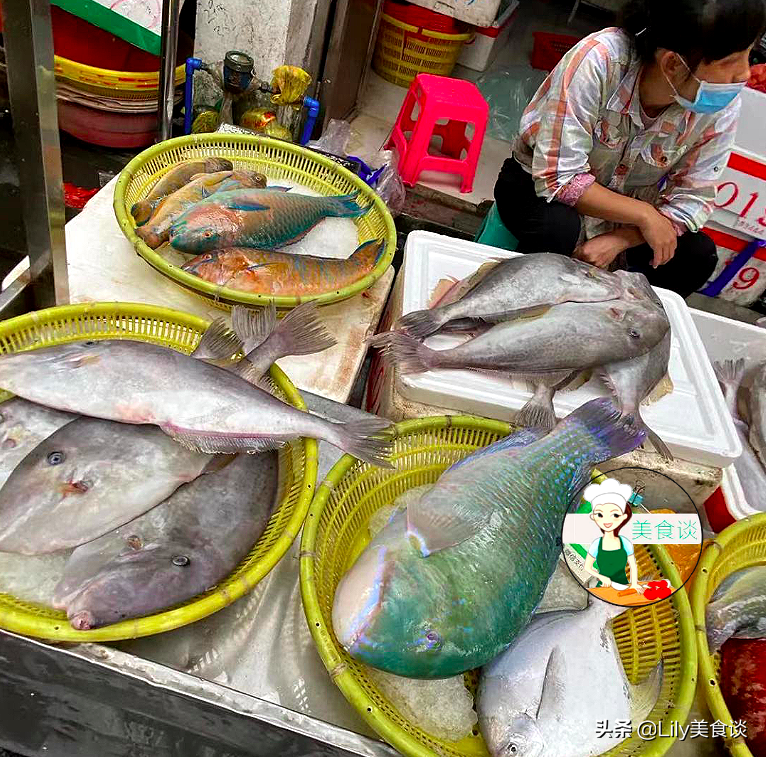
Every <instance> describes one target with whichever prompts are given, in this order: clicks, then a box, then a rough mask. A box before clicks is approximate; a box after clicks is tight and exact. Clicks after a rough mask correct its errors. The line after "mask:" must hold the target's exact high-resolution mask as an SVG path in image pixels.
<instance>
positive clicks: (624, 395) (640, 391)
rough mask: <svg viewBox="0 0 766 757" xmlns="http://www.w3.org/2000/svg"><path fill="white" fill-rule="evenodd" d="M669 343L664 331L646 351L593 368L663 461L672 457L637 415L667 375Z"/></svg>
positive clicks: (639, 414)
mask: <svg viewBox="0 0 766 757" xmlns="http://www.w3.org/2000/svg"><path fill="white" fill-rule="evenodd" d="M670 346H671V334H670V330H668V331H667V332H666V333H665V336H664V337H662V339H661V340H660V342H659V343H658V344H656V345H655V346H654V347H652V349H650V350H649V352H646V353H644V354H643V355H640V356H639V357H634V358H629V359H628V360H620V361H618V362H616V363H608V364H607V365H605V366H602V367H601V368H599V369H597V371H596V373H597V375H599V376H600V377H601V378H602V380H603V381H604V383H605V384H606V385H607V387H608V388H609V390H610V391H611V393H612V395H613V396H614V397H615V398H616V400H617V402H618V404H619V406H620V410H622V412H623V413H625V414H627V415H633V416H635V418H636V422H637V423H639V424H640V425H641V427H642V428H645V429H646V435H647V438H648V439H649V441H650V442H651V443H652V445H653V446H654V448H655V449H656V450H657V452H658V453H659V454H660V455H661V456H662V457H663V458H664V459H665V460H672V459H673V454H672V453H671V451H670V450H669V449H668V447H667V445H666V444H665V442H663V441H662V439H660V437H659V436H658V435H657V434H656V433H655V432H654V431H652V430H651V429H650V428H649V427H648V426H647V425H646V423H645V421H644V419H643V418H642V417H641V403H642V402H643V401H644V400H645V399H646V398H647V397H649V395H650V394H651V393H652V391H653V390H654V389H655V388H656V387H657V385H658V384H659V383H660V382H661V381H662V380H663V379H664V378H665V377H666V376H667V373H668V363H669V362H670Z"/></svg>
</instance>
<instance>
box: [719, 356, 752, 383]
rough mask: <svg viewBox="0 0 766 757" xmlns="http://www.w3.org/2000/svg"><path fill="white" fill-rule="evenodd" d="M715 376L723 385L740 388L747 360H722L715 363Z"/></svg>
mask: <svg viewBox="0 0 766 757" xmlns="http://www.w3.org/2000/svg"><path fill="white" fill-rule="evenodd" d="M713 370H715V375H716V377H717V378H718V380H719V381H720V382H721V383H722V384H729V385H731V386H739V384H740V383H742V377H743V375H744V373H745V358H743V357H741V358H739V360H722V361H716V362H715V363H713Z"/></svg>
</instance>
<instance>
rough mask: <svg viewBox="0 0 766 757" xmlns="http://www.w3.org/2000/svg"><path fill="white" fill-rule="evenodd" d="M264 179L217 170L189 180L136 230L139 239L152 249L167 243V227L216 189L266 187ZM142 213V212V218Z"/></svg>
mask: <svg viewBox="0 0 766 757" xmlns="http://www.w3.org/2000/svg"><path fill="white" fill-rule="evenodd" d="M265 186H266V178H265V177H264V176H263V174H259V173H257V172H256V171H216V172H215V173H203V174H199V175H197V176H194V177H193V178H192V180H191V181H190V182H189V183H188V184H185V185H184V186H183V187H181V188H180V189H177V190H176V191H175V192H173V194H171V195H168V196H167V197H166V198H165V199H164V200H163V201H162V203H161V204H160V205H158V206H157V208H156V209H155V211H154V213H153V214H152V215H151V217H150V218H148V219H147V221H146V222H145V223H144V224H142V225H139V226H138V228H137V229H136V234H138V236H139V237H141V239H143V240H144V242H146V244H147V245H148V246H149V247H151V248H152V249H157V248H158V247H159V246H160V245H161V244H162V243H163V242H167V240H168V237H169V235H170V227H171V226H172V225H173V223H174V222H175V220H176V219H177V218H179V217H180V216H181V215H183V213H184V212H185V211H186V209H187V208H189V207H191V206H192V205H194V203H196V202H199V201H200V200H203V199H204V198H205V197H209V196H210V195H211V194H214V193H215V192H217V191H218V190H225V189H234V188H239V187H265ZM143 215H144V213H142V216H143Z"/></svg>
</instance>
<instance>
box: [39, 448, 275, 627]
mask: <svg viewBox="0 0 766 757" xmlns="http://www.w3.org/2000/svg"><path fill="white" fill-rule="evenodd" d="M279 494H280V482H279V460H278V453H277V452H274V451H270V452H263V453H261V454H258V455H247V454H242V455H237V456H236V457H235V458H234V459H233V460H232V461H231V462H229V463H228V465H226V466H225V467H224V468H223V469H221V470H218V471H215V472H213V473H208V474H207V475H204V476H200V477H199V478H197V479H196V480H194V481H191V482H190V483H187V484H184V485H183V486H181V487H180V488H179V489H177V490H176V491H175V493H173V494H171V495H170V496H169V497H168V498H167V499H165V500H164V501H163V502H162V503H161V504H159V505H157V507H154V508H153V509H151V510H149V511H148V512H147V513H145V514H144V515H142V516H141V517H139V518H136V519H135V520H132V521H130V522H129V523H126V524H125V525H123V526H121V527H120V528H118V529H116V530H113V531H111V532H110V533H107V534H105V535H104V536H102V537H101V538H99V539H96V540H95V541H91V542H90V543H88V544H84V545H82V546H80V547H78V548H77V549H75V550H74V552H73V553H72V555H71V556H70V558H69V560H68V561H67V563H66V566H65V567H64V573H63V576H62V578H61V581H60V582H59V584H58V586H57V587H56V589H55V591H54V596H53V600H54V606H55V607H56V608H57V609H60V610H66V612H67V616H68V618H69V622H70V623H71V625H72V627H73V628H76V629H77V630H80V631H84V630H88V629H91V628H98V627H100V626H103V625H108V624H110V623H116V622H117V621H120V620H126V619H128V618H136V617H140V616H143V615H149V614H151V613H154V612H158V611H160V610H163V609H165V608H167V607H170V606H172V605H175V604H178V603H179V602H184V601H185V600H187V599H191V598H192V597H194V596H196V595H197V594H201V593H202V592H204V591H207V590H208V589H210V588H212V587H213V586H215V585H216V584H218V582H219V581H221V580H222V579H224V578H226V577H227V576H228V575H230V574H231V572H232V571H233V570H234V569H235V568H236V567H237V565H239V564H240V562H241V561H242V560H243V559H244V558H245V557H246V556H247V554H248V552H250V550H251V549H252V548H253V546H254V545H255V544H256V542H257V541H258V539H259V538H260V536H261V534H262V533H263V531H264V529H265V528H266V524H267V523H268V521H269V518H270V516H271V513H272V512H273V510H274V507H275V506H276V504H277V502H278V497H279Z"/></svg>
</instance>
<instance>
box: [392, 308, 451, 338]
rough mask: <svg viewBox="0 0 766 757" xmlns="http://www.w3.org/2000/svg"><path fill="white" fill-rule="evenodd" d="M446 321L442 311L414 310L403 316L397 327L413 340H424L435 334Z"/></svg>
mask: <svg viewBox="0 0 766 757" xmlns="http://www.w3.org/2000/svg"><path fill="white" fill-rule="evenodd" d="M446 321H447V314H446V312H445V311H444V310H443V309H434V310H416V311H414V312H413V313H407V315H403V316H402V317H401V318H400V319H399V322H398V324H397V327H398V328H399V330H400V331H403V332H404V333H405V334H407V335H408V336H411V337H413V338H414V339H425V338H426V337H427V336H429V335H430V334H435V333H436V332H437V331H438V330H439V329H440V328H441V327H442V326H443V325H444V324H445V323H446Z"/></svg>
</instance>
